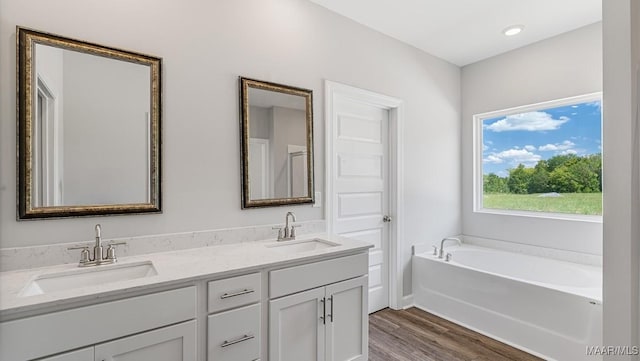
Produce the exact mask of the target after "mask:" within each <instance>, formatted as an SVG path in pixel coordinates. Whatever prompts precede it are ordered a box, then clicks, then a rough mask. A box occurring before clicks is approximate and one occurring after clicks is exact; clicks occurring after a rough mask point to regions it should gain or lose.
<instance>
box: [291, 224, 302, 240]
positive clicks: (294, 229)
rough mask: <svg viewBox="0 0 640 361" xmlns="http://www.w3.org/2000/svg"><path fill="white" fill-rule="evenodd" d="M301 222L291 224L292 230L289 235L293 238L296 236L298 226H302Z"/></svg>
mask: <svg viewBox="0 0 640 361" xmlns="http://www.w3.org/2000/svg"><path fill="white" fill-rule="evenodd" d="M301 226H302V225H301V224H292V225H291V232H289V237H291V238H296V228H298V227H301Z"/></svg>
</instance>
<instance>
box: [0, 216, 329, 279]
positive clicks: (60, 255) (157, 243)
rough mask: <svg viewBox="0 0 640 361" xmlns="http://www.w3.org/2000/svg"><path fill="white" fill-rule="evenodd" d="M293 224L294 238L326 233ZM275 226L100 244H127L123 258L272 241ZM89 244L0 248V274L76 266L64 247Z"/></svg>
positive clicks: (322, 227)
mask: <svg viewBox="0 0 640 361" xmlns="http://www.w3.org/2000/svg"><path fill="white" fill-rule="evenodd" d="M297 224H300V225H301V227H300V228H298V229H297V232H298V235H304V234H313V233H324V232H326V221H324V220H315V221H307V222H297ZM275 225H278V226H280V224H270V225H262V226H250V227H237V228H224V229H216V230H208V231H196V232H181V233H171V234H159V235H148V236H138V237H128V238H127V237H124V238H104V239H103V244H108V243H109V242H111V241H114V242H127V244H126V245H121V246H118V248H117V252H116V254H117V256H118V257H127V256H136V255H141V254H149V253H155V252H165V251H177V250H183V249H189V248H197V247H208V246H216V245H222V244H233V243H241V242H254V241H260V240H266V239H275V238H276V237H277V235H278V231H277V230H274V229H273V227H274V226H275ZM88 238H90V237H88ZM92 242H93V241H92V240H90V239H87V241H86V242H70V243H59V244H52V245H45V246H33V247H16V248H1V249H0V272H6V271H13V270H18V269H26V268H36V267H46V266H53V265H57V264H68V263H76V262H78V261H79V260H80V251H77V250H71V251H70V250H68V249H67V248H69V247H73V246H78V245H89V246H90V247H92V246H91V243H92Z"/></svg>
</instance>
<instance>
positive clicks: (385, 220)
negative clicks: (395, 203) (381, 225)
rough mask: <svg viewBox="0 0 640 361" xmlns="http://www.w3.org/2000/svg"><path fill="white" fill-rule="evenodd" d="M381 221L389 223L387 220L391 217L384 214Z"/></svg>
mask: <svg viewBox="0 0 640 361" xmlns="http://www.w3.org/2000/svg"><path fill="white" fill-rule="evenodd" d="M382 221H383V222H387V223H389V222H391V217H390V216H384V217H382Z"/></svg>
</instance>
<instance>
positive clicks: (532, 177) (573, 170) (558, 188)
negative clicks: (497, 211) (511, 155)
mask: <svg viewBox="0 0 640 361" xmlns="http://www.w3.org/2000/svg"><path fill="white" fill-rule="evenodd" d="M483 189H484V192H485V193H513V194H532V193H548V192H558V193H597V192H602V156H601V154H600V153H598V154H591V155H585V156H577V155H575V154H567V155H556V156H554V157H552V158H549V159H547V160H540V161H538V163H537V164H536V165H535V167H533V168H526V167H525V166H524V165H523V164H519V165H518V166H517V167H515V168H512V169H509V175H508V176H507V177H500V176H498V175H496V174H494V173H489V174H485V175H484V184H483Z"/></svg>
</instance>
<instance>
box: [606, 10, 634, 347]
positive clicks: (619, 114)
mask: <svg viewBox="0 0 640 361" xmlns="http://www.w3.org/2000/svg"><path fill="white" fill-rule="evenodd" d="M603 23H604V27H603V40H604V107H603V110H604V127H603V134H604V139H605V142H603V156H604V163H603V164H604V178H603V187H604V255H603V266H604V279H603V288H604V289H603V307H604V342H603V344H604V345H612V346H617V345H621V346H633V345H636V346H637V345H640V339H639V337H640V332H639V331H638V327H639V318H638V317H639V316H640V312H639V308H640V301H639V298H640V295H639V283H640V244H639V243H640V229H639V227H640V226H639V224H640V222H639V219H640V184H639V182H638V177H639V173H638V172H639V168H640V156H639V152H640V145H639V144H640V133H639V132H640V128H639V127H638V126H639V124H638V106H639V102H638V96H639V95H640V92H639V91H638V87H639V86H640V82H639V81H638V77H639V73H638V69H639V67H640V33H639V32H640V4H639V2H638V1H637V0H616V1H603ZM605 359H606V360H614V359H615V360H638V359H639V358H638V356H637V355H635V356H624V357H622V356H621V357H615V356H609V357H605Z"/></svg>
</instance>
